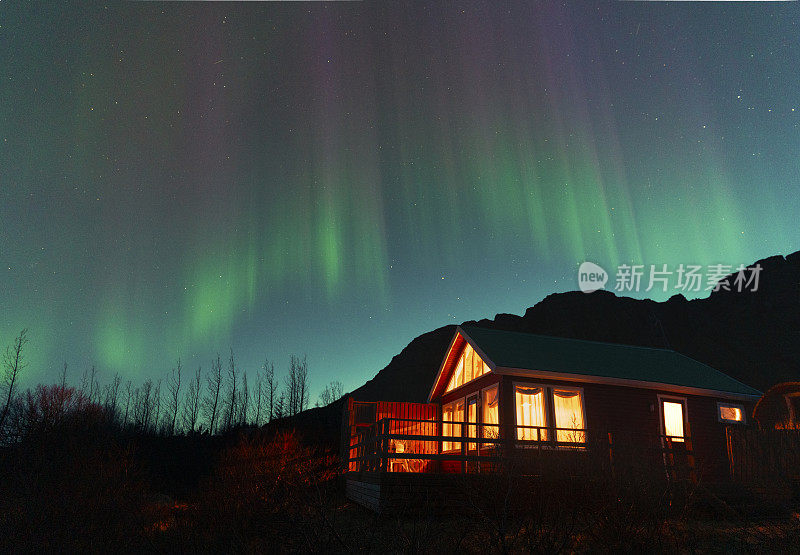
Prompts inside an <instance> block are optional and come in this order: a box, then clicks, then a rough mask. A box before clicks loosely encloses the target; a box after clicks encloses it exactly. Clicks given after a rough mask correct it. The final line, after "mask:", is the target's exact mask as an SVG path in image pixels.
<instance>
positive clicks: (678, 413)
mask: <svg viewBox="0 0 800 555" xmlns="http://www.w3.org/2000/svg"><path fill="white" fill-rule="evenodd" d="M664 435H665V436H666V437H667V439H669V440H672V441H674V442H680V441H683V403H676V402H673V401H664Z"/></svg>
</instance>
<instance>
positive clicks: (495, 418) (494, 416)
mask: <svg viewBox="0 0 800 555" xmlns="http://www.w3.org/2000/svg"><path fill="white" fill-rule="evenodd" d="M497 391H498V388H497V386H494V387H493V388H491V389H487V390H486V391H484V392H483V437H489V438H497V437H499V435H500V426H499V424H500V414H499V410H498V400H499V398H500V396H499V395H498V394H497Z"/></svg>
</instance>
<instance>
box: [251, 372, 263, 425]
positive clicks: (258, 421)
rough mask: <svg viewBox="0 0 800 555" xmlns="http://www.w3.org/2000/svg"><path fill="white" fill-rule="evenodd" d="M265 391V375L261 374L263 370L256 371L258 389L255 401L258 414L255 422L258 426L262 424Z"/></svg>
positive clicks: (254, 395) (254, 397) (254, 396)
mask: <svg viewBox="0 0 800 555" xmlns="http://www.w3.org/2000/svg"><path fill="white" fill-rule="evenodd" d="M263 391H264V376H263V375H262V374H261V370H258V371H257V372H256V391H255V393H253V401H254V402H255V405H256V414H255V418H254V422H253V423H254V424H255V425H256V426H261V404H262V401H263Z"/></svg>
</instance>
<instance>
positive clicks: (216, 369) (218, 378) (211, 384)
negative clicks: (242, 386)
mask: <svg viewBox="0 0 800 555" xmlns="http://www.w3.org/2000/svg"><path fill="white" fill-rule="evenodd" d="M206 385H207V387H208V391H207V392H206V397H205V400H204V402H203V404H204V409H205V412H206V416H207V418H208V433H210V434H213V433H214V426H215V425H216V423H217V417H218V416H219V401H220V399H219V397H220V392H221V391H222V361H221V360H220V358H219V354H217V358H216V360H212V361H211V372H210V373H209V375H208V377H207V380H206Z"/></svg>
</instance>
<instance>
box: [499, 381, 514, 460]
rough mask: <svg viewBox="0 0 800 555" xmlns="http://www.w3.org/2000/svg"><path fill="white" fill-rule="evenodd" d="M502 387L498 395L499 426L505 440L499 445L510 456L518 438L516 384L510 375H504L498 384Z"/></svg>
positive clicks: (501, 436)
mask: <svg viewBox="0 0 800 555" xmlns="http://www.w3.org/2000/svg"><path fill="white" fill-rule="evenodd" d="M498 387H499V388H500V389H499V391H498V395H500V411H499V412H500V414H499V415H498V416H499V421H500V423H499V428H500V438H501V439H503V440H504V441H503V442H502V443H501V444H499V445H498V446H500V445H502V446H503V449H502V450H501V451H505V454H506V455H507V456H510V455H511V453H512V452H513V449H514V442H515V441H516V438H517V414H516V407H515V400H514V384H513V382H512V381H511V378H510V377H509V376H503V377H502V378H501V380H500V383H499V384H498Z"/></svg>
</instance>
